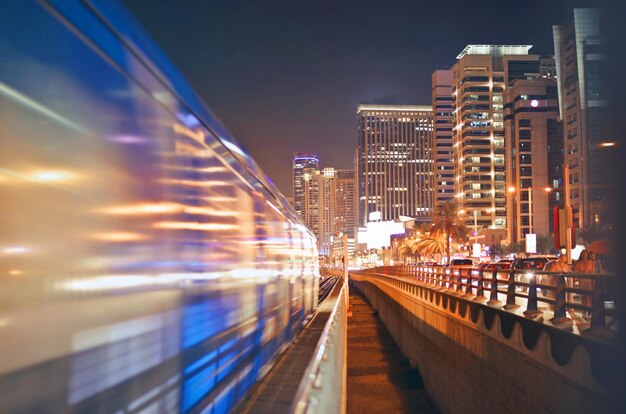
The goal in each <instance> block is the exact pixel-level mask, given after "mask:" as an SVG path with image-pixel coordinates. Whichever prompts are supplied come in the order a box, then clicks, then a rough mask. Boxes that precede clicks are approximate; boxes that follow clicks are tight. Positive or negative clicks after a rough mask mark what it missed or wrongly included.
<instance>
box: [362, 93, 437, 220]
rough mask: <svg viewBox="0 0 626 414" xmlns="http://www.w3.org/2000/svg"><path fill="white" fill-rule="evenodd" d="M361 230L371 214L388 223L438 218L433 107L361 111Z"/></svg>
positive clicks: (373, 107)
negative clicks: (435, 212)
mask: <svg viewBox="0 0 626 414" xmlns="http://www.w3.org/2000/svg"><path fill="white" fill-rule="evenodd" d="M357 119H358V148H357V171H358V177H357V180H358V186H357V191H358V210H359V225H361V226H364V225H365V224H366V223H367V219H368V216H369V213H371V212H374V211H379V212H381V213H382V219H383V220H394V219H398V218H399V217H400V216H410V217H415V218H418V219H420V218H421V219H423V220H425V221H426V220H429V219H430V218H431V217H432V213H433V186H434V184H433V153H432V151H433V115H432V106H404V105H402V106H401V105H359V107H358V109H357Z"/></svg>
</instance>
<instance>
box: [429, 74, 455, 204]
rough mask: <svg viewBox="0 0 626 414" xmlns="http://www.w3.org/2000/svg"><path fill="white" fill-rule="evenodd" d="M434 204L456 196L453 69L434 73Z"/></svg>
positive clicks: (450, 199)
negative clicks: (453, 148)
mask: <svg viewBox="0 0 626 414" xmlns="http://www.w3.org/2000/svg"><path fill="white" fill-rule="evenodd" d="M432 103H433V137H434V139H433V143H434V151H433V154H434V160H435V163H434V174H435V175H434V185H435V187H434V191H433V192H434V198H433V202H434V206H435V207H436V206H437V205H438V204H440V203H443V202H446V201H452V200H454V156H453V152H452V145H453V142H452V128H453V127H454V117H453V115H454V112H453V97H452V71H451V70H436V71H434V72H433V75H432Z"/></svg>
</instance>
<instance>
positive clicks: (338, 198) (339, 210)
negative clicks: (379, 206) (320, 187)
mask: <svg viewBox="0 0 626 414" xmlns="http://www.w3.org/2000/svg"><path fill="white" fill-rule="evenodd" d="M335 174H336V176H335V229H334V232H335V233H342V234H346V235H347V236H348V238H351V239H355V238H356V233H355V232H356V229H357V227H358V222H357V217H356V203H357V200H356V182H355V179H354V170H336V171H335Z"/></svg>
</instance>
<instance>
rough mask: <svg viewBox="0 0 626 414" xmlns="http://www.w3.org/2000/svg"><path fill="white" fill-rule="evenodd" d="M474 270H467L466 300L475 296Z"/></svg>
mask: <svg viewBox="0 0 626 414" xmlns="http://www.w3.org/2000/svg"><path fill="white" fill-rule="evenodd" d="M473 270H474V269H467V277H466V280H467V284H466V285H465V295H463V297H464V298H472V297H473V296H474V294H473V293H472V274H473V273H474V272H473Z"/></svg>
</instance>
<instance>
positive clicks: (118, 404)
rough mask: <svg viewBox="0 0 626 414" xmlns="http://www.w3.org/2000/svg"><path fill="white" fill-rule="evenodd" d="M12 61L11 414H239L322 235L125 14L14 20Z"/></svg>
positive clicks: (2, 291)
mask: <svg viewBox="0 0 626 414" xmlns="http://www.w3.org/2000/svg"><path fill="white" fill-rule="evenodd" d="M0 61H1V62H2V64H1V65H0V154H2V157H0V175H1V179H0V186H1V189H2V200H1V201H2V202H1V203H0V209H1V214H0V228H1V229H2V231H1V232H0V344H2V346H1V347H0V396H2V397H1V398H0V412H1V413H16V412H20V413H23V412H32V413H48V412H50V413H59V412H89V413H91V412H127V413H135V412H148V411H149V412H160V413H171V412H183V413H187V412H189V413H199V412H212V413H223V412H227V411H229V410H230V409H232V408H233V406H234V405H235V404H236V403H237V401H239V400H240V399H241V398H242V396H243V395H244V394H245V393H246V392H247V391H248V389H249V388H250V386H251V385H252V384H253V383H254V382H255V381H256V380H257V379H258V378H259V376H260V375H261V374H262V373H264V372H267V371H268V369H269V368H271V366H272V365H273V364H274V362H275V359H276V356H277V355H278V353H279V352H280V351H281V350H283V349H285V348H286V346H287V344H288V343H289V341H290V340H291V339H292V338H293V336H294V335H295V333H297V331H298V330H299V329H300V327H301V326H302V323H303V322H304V321H305V319H306V318H307V316H308V315H310V314H311V313H312V312H313V310H314V308H315V306H316V304H317V289H318V278H319V274H318V268H317V250H316V247H315V246H316V243H315V238H314V236H313V235H312V234H311V233H310V232H309V231H308V230H307V229H306V227H305V226H304V225H303V223H302V222H301V221H300V220H299V219H298V218H297V216H296V214H295V212H294V211H293V209H292V208H291V207H290V206H289V204H288V203H287V201H286V200H285V198H284V197H283V195H282V194H281V193H280V192H279V191H278V190H277V189H276V188H275V186H274V185H273V184H272V182H271V181H270V180H269V179H268V178H267V177H266V176H265V174H264V173H263V172H262V171H261V170H260V169H259V167H258V165H257V164H256V163H255V162H254V160H253V159H252V158H250V156H249V155H248V154H247V153H246V151H245V150H244V149H243V148H241V146H240V145H239V144H238V143H237V141H236V140H235V138H233V137H232V136H231V134H230V133H229V132H228V130H227V129H226V128H225V127H224V126H223V125H222V124H221V123H220V122H219V121H218V120H217V119H216V118H215V117H214V116H213V115H212V114H211V112H210V111H209V110H208V109H207V108H206V106H205V105H204V104H203V103H202V102H201V101H200V100H199V99H198V97H197V96H196V95H195V93H194V92H193V91H192V90H191V88H190V87H189V86H188V85H187V83H186V82H185V81H184V79H182V77H181V76H180V75H179V74H178V72H177V71H176V70H175V69H174V68H172V66H171V65H170V64H169V63H168V61H167V59H166V58H165V57H164V56H163V55H162V54H161V52H160V51H159V50H158V48H156V47H155V45H154V44H152V43H151V41H150V40H149V39H147V37H146V36H145V34H144V33H143V32H142V31H141V29H140V28H139V27H138V26H137V24H136V23H135V21H134V20H133V18H132V17H131V16H130V15H129V14H128V13H127V12H126V11H125V10H124V9H123V7H121V6H120V5H119V4H118V3H116V2H115V1H111V0H41V1H35V0H23V1H13V2H4V3H3V7H2V8H0Z"/></svg>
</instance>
